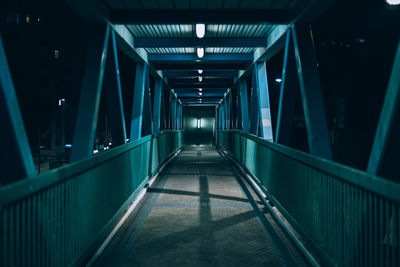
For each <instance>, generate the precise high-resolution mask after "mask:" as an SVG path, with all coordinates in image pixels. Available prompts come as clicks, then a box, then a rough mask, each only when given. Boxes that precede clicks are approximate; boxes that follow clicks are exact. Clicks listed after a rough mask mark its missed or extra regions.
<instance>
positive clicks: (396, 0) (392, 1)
mask: <svg viewBox="0 0 400 267" xmlns="http://www.w3.org/2000/svg"><path fill="white" fill-rule="evenodd" d="M386 3H388V4H389V5H399V4H400V0H386Z"/></svg>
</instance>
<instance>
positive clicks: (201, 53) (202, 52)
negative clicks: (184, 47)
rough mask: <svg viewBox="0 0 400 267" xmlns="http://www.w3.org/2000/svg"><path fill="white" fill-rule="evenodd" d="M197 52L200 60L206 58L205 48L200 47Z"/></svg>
mask: <svg viewBox="0 0 400 267" xmlns="http://www.w3.org/2000/svg"><path fill="white" fill-rule="evenodd" d="M196 51H197V56H198V57H199V58H202V57H204V48H203V47H198V48H197V49H196Z"/></svg>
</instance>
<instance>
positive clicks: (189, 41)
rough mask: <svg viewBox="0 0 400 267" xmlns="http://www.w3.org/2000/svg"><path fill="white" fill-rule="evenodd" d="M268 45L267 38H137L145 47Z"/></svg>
mask: <svg viewBox="0 0 400 267" xmlns="http://www.w3.org/2000/svg"><path fill="white" fill-rule="evenodd" d="M265 46H268V39H267V38H260V37H257V38H254V37H253V38H252V37H247V38H246V37H241V38H228V37H218V38H217V37H204V38H201V39H199V38H193V37H188V38H135V47H144V48H160V47H162V48H171V47H265Z"/></svg>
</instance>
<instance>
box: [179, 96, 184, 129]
mask: <svg viewBox="0 0 400 267" xmlns="http://www.w3.org/2000/svg"><path fill="white" fill-rule="evenodd" d="M182 129H183V106H182V103H181V102H180V101H179V130H182Z"/></svg>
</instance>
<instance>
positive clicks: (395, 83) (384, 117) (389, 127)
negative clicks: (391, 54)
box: [367, 41, 400, 182]
mask: <svg viewBox="0 0 400 267" xmlns="http://www.w3.org/2000/svg"><path fill="white" fill-rule="evenodd" d="M399 73H400V41H399V44H398V45H397V52H396V56H395V59H394V62H393V67H392V73H391V76H390V80H389V84H388V88H387V91H386V96H385V100H384V103H383V107H382V111H381V116H380V118H379V122H378V127H377V130H376V134H375V140H374V144H373V146H372V150H371V155H370V158H369V162H368V169H367V171H368V172H369V173H371V174H374V175H379V176H383V177H386V178H389V179H391V180H395V181H397V182H398V181H399V180H400V175H399V174H400V169H399V167H398V163H399V160H400V154H399V150H400V139H399V136H400V76H399Z"/></svg>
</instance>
